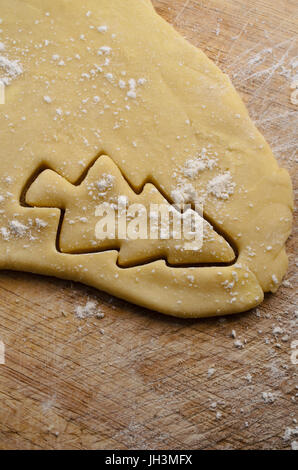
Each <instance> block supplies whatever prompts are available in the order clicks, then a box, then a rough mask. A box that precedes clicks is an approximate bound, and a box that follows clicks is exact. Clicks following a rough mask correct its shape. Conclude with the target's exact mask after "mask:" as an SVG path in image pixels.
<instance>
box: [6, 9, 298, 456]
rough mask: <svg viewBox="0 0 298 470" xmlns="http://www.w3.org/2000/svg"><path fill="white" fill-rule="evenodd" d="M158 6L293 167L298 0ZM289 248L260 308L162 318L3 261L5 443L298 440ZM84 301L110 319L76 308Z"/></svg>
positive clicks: (241, 444) (238, 445) (170, 445)
mask: <svg viewBox="0 0 298 470" xmlns="http://www.w3.org/2000/svg"><path fill="white" fill-rule="evenodd" d="M154 5H155V7H156V8H157V10H158V12H159V13H160V14H161V15H162V16H163V17H164V18H166V19H167V20H168V21H170V22H171V23H172V24H173V25H174V26H175V27H176V28H177V29H178V30H179V31H180V32H181V33H182V34H183V35H184V36H186V37H187V38H188V39H189V40H190V41H191V42H192V43H193V44H195V45H197V46H199V47H201V48H202V49H203V50H204V51H205V52H206V53H207V55H208V56H209V57H210V58H212V59H214V60H215V61H216V62H217V63H218V64H219V65H220V66H221V68H222V69H223V70H224V71H225V72H227V73H228V74H229V75H230V76H231V78H232V80H233V82H234V84H235V86H236V87H237V89H238V90H239V92H240V93H241V95H242V97H243V99H244V100H245V102H246V103H247V105H248V107H249V110H250V113H251V115H252V117H253V118H254V120H255V121H256V122H257V124H258V126H259V128H260V129H261V130H262V132H263V133H264V134H265V136H266V137H267V139H268V140H269V142H270V143H271V145H272V147H273V149H274V151H275V154H276V156H277V158H278V160H279V161H280V163H281V165H283V166H284V167H286V168H288V169H289V171H290V172H291V174H292V177H293V180H294V179H295V166H294V165H295V151H296V148H297V140H295V139H296V134H297V114H296V113H297V108H296V107H295V106H294V105H292V104H291V102H290V96H291V89H290V85H291V81H292V80H293V78H294V76H295V66H297V61H296V63H295V60H294V57H295V55H297V43H296V42H295V34H296V32H297V21H295V16H296V18H297V13H298V9H297V2H296V0H274V1H272V0H224V1H223V0H202V1H197V0H189V1H184V0H155V1H154ZM296 73H298V70H297V69H296ZM288 251H289V253H290V269H289V273H288V275H287V278H286V279H287V282H286V283H285V285H284V286H282V287H281V289H280V290H279V292H278V294H277V295H275V296H267V297H266V300H265V302H264V304H263V305H262V307H261V308H259V309H257V310H253V311H251V312H248V313H247V314H243V315H238V316H234V317H233V318H232V317H231V318H222V319H210V320H200V321H183V320H176V319H171V318H166V317H164V316H161V315H158V314H156V313H154V312H149V311H145V310H144V309H140V308H137V307H135V306H132V305H129V304H127V303H125V302H122V301H119V300H116V299H113V298H111V297H109V296H107V295H105V294H102V293H100V292H97V291H95V290H92V289H89V288H86V287H84V286H81V285H78V284H72V283H70V282H63V281H59V280H55V279H51V278H42V277H38V276H33V275H29V274H22V273H11V272H1V273H0V337H1V339H2V341H3V343H4V344H5V364H4V365H0V448H1V449H156V448H158V449H250V448H255V449H288V448H291V446H293V447H295V445H297V444H295V441H298V435H297V434H296V437H295V428H296V423H295V413H296V412H297V404H296V401H297V397H296V395H297V388H295V387H296V383H295V380H296V378H297V366H295V365H294V364H293V363H292V362H293V360H291V354H292V359H293V353H294V352H295V350H294V349H291V345H292V346H295V343H293V341H294V340H295V339H296V340H297V339H298V337H297V323H295V315H296V322H297V310H296V314H295V309H297V307H295V293H296V285H295V275H294V270H295V258H294V252H295V238H294V235H293V236H292V237H291V239H290V241H289V243H288ZM88 300H95V301H96V302H97V303H98V306H99V307H100V308H101V309H102V310H103V311H104V312H105V318H103V319H94V318H92V319H88V320H86V319H85V320H79V319H77V318H75V317H74V308H75V306H76V305H84V304H85V303H86V302H87V301H88ZM232 330H235V333H236V335H237V338H238V339H240V340H241V341H242V342H244V343H245V345H244V348H243V349H237V348H236V347H235V346H234V341H235V340H234V339H233V338H232V336H231V332H232ZM295 334H296V337H295ZM295 368H296V369H295ZM208 371H209V373H208ZM296 418H297V416H296Z"/></svg>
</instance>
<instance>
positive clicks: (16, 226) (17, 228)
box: [9, 220, 29, 237]
mask: <svg viewBox="0 0 298 470" xmlns="http://www.w3.org/2000/svg"><path fill="white" fill-rule="evenodd" d="M9 228H10V230H11V232H12V233H13V234H14V235H16V236H19V237H23V236H24V235H26V233H27V231H28V229H29V227H27V225H24V224H22V223H21V222H19V221H18V220H11V221H10V222H9Z"/></svg>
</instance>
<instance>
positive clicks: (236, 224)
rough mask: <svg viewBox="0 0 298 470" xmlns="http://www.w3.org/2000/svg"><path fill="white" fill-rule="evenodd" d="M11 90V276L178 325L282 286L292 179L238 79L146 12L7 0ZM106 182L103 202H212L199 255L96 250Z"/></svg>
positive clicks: (0, 37)
mask: <svg viewBox="0 0 298 470" xmlns="http://www.w3.org/2000/svg"><path fill="white" fill-rule="evenodd" d="M0 82H2V83H3V84H4V85H5V104H4V105H0V139H1V148H0V168H1V169H0V172H1V173H0V245H1V247H0V267H1V269H14V270H23V271H28V272H33V273H40V274H46V275H52V276H56V277H60V278H65V279H71V280H74V281H79V282H83V283H85V284H88V285H91V286H94V287H96V288H98V289H101V290H104V291H106V292H108V293H111V294H113V295H116V296H118V297H120V298H123V299H126V300H128V301H131V302H133V303H136V304H138V305H141V306H144V307H147V308H150V309H153V310H157V311H159V312H162V313H165V314H169V315H174V316H181V317H204V316H212V315H224V314H231V313H237V312H242V311H245V310H248V309H250V308H253V307H255V306H256V305H258V304H260V303H261V302H262V300H263V297H264V292H268V291H271V292H275V291H276V290H277V288H278V286H279V285H280V283H281V280H282V278H283V276H284V274H285V272H286V269H287V262H288V261H287V256H286V253H285V242H286V240H287V238H288V236H289V234H290V231H291V223H292V205H293V203H292V190H291V183H290V179H289V176H288V174H287V172H286V171H285V170H282V169H280V168H279V167H278V164H277V162H276V160H275V158H274V156H273V154H272V152H271V150H270V148H269V146H268V144H267V143H266V141H265V140H264V138H263V137H262V135H261V134H260V133H259V132H258V130H257V129H256V128H255V126H254V124H253V123H252V121H251V120H250V118H249V116H248V113H247V110H246V108H245V106H244V104H243V102H242V101H241V99H240V97H239V96H238V94H237V93H236V91H235V89H234V88H233V86H232V84H231V82H230V80H229V78H228V77H227V76H226V75H224V74H223V73H222V72H221V71H220V70H219V69H218V68H217V67H216V66H215V65H214V64H213V63H212V62H211V61H210V60H209V59H208V58H207V57H206V56H205V54H204V53H203V52H202V51H200V50H198V49H196V48H195V47H193V46H192V45H190V44H189V43H188V42H187V41H185V40H184V39H183V38H182V37H181V36H180V35H179V34H178V33H177V32H175V31H174V29H173V28H172V27H171V26H170V25H168V24H167V23H166V22H165V21H164V20H162V19H161V18H160V17H159V16H158V15H157V14H156V12H155V11H154V9H153V7H152V5H151V2H150V1H149V0H126V1H125V2H124V1H123V0H101V1H100V2H99V1H98V0H86V1H85V2H81V1H80V0H72V1H70V0H42V1H41V0H27V1H26V2H24V1H20V0H10V1H9V2H8V1H6V0H0ZM105 175H108V176H109V178H110V179H109V178H108V182H107V185H108V189H109V191H108V192H109V194H107V195H106V194H105V192H102V193H101V197H103V198H104V199H105V197H107V198H109V197H111V195H113V197H116V196H117V195H119V194H125V195H126V196H127V197H128V198H130V199H131V200H133V201H143V203H145V204H148V203H149V202H151V201H153V202H154V201H164V202H165V203H166V204H170V205H171V204H174V203H183V202H186V203H191V204H195V203H196V202H197V201H203V204H204V219H205V220H204V224H205V225H204V226H205V231H204V243H203V247H202V248H201V249H200V250H199V251H197V252H195V251H194V252H190V251H187V250H184V249H183V246H181V245H179V244H173V243H172V242H170V241H169V242H168V243H167V242H165V241H164V240H158V241H157V242H156V241H154V242H152V241H150V242H148V241H144V240H138V241H136V242H135V243H130V242H123V241H121V240H116V241H115V243H114V245H113V244H112V245H105V244H101V243H99V242H98V241H97V240H95V239H94V236H93V227H94V223H95V218H94V200H93V197H94V188H95V186H96V185H95V183H96V181H98V178H103V177H105ZM111 182H113V184H110V183H111ZM90 187H91V188H92V189H91V190H90ZM92 191H93V192H92ZM90 194H91V196H92V197H91V196H90ZM95 197H97V196H95ZM73 222H75V223H73Z"/></svg>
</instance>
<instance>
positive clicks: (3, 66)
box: [0, 56, 23, 85]
mask: <svg viewBox="0 0 298 470" xmlns="http://www.w3.org/2000/svg"><path fill="white" fill-rule="evenodd" d="M22 73H23V68H22V66H21V64H20V63H19V62H18V61H17V60H9V59H8V58H7V57H4V56H0V82H2V83H4V85H9V84H10V83H11V82H12V81H13V80H15V79H16V78H17V77H18V76H19V75H21V74H22Z"/></svg>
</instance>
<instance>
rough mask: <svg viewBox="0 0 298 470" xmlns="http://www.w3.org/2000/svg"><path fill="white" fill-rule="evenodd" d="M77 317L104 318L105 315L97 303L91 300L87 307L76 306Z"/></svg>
mask: <svg viewBox="0 0 298 470" xmlns="http://www.w3.org/2000/svg"><path fill="white" fill-rule="evenodd" d="M74 311H75V316H76V317H77V318H80V319H84V318H91V317H96V318H104V313H103V312H102V311H101V309H100V308H99V307H98V305H97V303H96V302H95V301H94V300H89V301H88V302H86V304H85V305H77V306H75V309H74Z"/></svg>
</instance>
